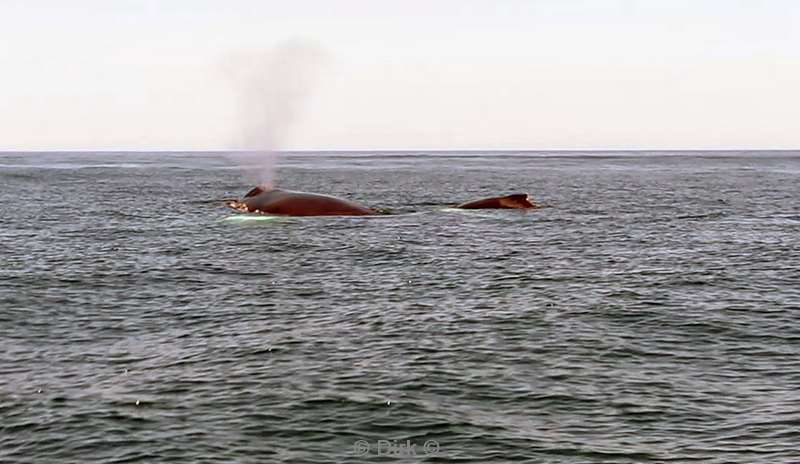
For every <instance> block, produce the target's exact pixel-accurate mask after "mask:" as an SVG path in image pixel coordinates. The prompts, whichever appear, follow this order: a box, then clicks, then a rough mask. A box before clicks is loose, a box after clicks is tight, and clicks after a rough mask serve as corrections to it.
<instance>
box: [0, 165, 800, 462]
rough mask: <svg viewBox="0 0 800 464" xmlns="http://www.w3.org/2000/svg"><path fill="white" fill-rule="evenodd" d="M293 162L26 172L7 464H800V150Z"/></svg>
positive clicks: (10, 235)
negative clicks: (333, 200)
mask: <svg viewBox="0 0 800 464" xmlns="http://www.w3.org/2000/svg"><path fill="white" fill-rule="evenodd" d="M279 164H280V168H279V172H278V182H277V183H278V185H279V186H281V187H284V188H292V189H298V190H306V191H314V192H320V193H329V194H333V195H338V196H342V197H346V198H349V199H353V200H357V201H360V202H363V203H364V204H367V205H369V206H373V207H378V208H385V209H388V210H390V211H392V213H393V214H391V215H383V216H379V217H366V218H365V217H359V218H254V217H252V216H242V215H239V214H237V213H235V212H234V211H232V210H229V209H227V208H225V207H224V206H223V200H224V199H227V198H237V197H241V196H242V195H243V194H244V193H245V192H247V191H248V190H249V189H250V188H251V187H252V185H250V184H249V183H248V182H246V181H244V180H243V178H242V175H241V172H240V171H239V169H238V168H237V167H236V166H234V165H232V163H231V161H230V159H229V158H228V157H227V156H226V155H225V154H224V153H3V154H0V212H1V213H2V214H0V462H3V463H45V462H54V463H65V462H81V463H83V462H103V463H122V462H198V463H234V462H241V463H266V462H292V463H295V462H297V463H300V462H310V463H328V462H378V461H379V462H398V461H402V462H451V461H452V462H476V463H484V462H508V461H519V462H531V463H575V464H578V463H650V462H658V463H666V462H675V463H691V462H698V463H701V462H702V463H770V464H774V463H789V462H800V152H683V153H670V152H625V153H614V152H598V153H589V152H586V153H577V152H573V153H556V152H550V153H545V152H496V153H480V152H469V153H459V152H441V153H436V152H407V153H403V152H384V153H380V152H379V153H366V152H363V153H348V152H337V153H294V154H286V155H285V156H283V158H282V159H281V160H280V163H279ZM519 191H522V192H529V193H530V194H531V196H532V198H534V199H535V200H537V201H539V202H542V203H545V204H547V205H548V206H549V207H548V208H546V209H541V210H536V211H528V212H525V211H458V210H452V209H448V207H449V206H452V205H454V204H456V203H459V202H462V201H466V200H470V199H476V198H480V197H483V196H496V195H500V194H507V193H513V192H519Z"/></svg>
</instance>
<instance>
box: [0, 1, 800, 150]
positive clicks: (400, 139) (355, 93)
mask: <svg viewBox="0 0 800 464" xmlns="http://www.w3.org/2000/svg"><path fill="white" fill-rule="evenodd" d="M287 41H288V43H302V44H304V46H306V47H307V48H313V49H314V50H317V51H318V52H319V53H318V54H317V55H315V56H316V58H314V59H315V60H316V61H315V63H314V66H313V69H314V71H312V72H311V75H310V76H309V75H306V76H299V73H296V72H295V69H296V68H295V67H293V66H289V67H285V66H284V67H281V66H278V65H275V63H281V61H280V60H277V61H276V60H274V59H271V58H269V57H274V56H275V54H276V53H277V52H276V50H281V49H282V48H281V47H284V45H281V44H286V43H287ZM320 57H321V58H320ZM298 59H301V60H305V59H308V58H307V57H301V58H298ZM253 63H261V64H263V65H262V66H260V67H258V66H253ZM0 64H1V65H2V68H0V71H1V72H0V104H1V105H2V112H0V150H58V149H71V150H79V149H97V150H105V149H133V150H146V149H163V150H178V149H183V150H204V149H227V148H237V147H242V146H243V143H246V142H244V137H245V136H243V133H244V132H245V127H247V128H248V129H247V130H250V131H252V130H253V124H254V122H253V121H252V120H250V121H248V120H247V119H248V118H249V115H250V114H252V111H250V112H248V111H245V109H246V108H247V107H250V108H249V109H250V110H252V107H251V106H252V105H255V106H258V107H260V105H262V104H263V105H264V107H265V108H267V111H271V113H270V114H271V116H269V117H268V118H267V119H265V120H263V121H261V122H257V123H256V124H261V123H264V124H274V125H276V127H278V128H277V129H276V128H272V127H271V128H265V131H266V132H269V131H273V132H275V131H278V132H280V135H279V136H275V137H273V138H275V139H276V140H275V141H274V145H275V146H274V147H272V148H283V149H481V148H490V149H636V148H644V149H647V148H650V149H693V148H695V149H725V148H731V149H747V148H787V149H796V148H800V123H798V121H800V1H794V0H771V1H770V0H762V1H758V0H585V1H581V0H526V1H523V0H494V1H491V0H481V1H478V0H471V1H470V0H427V1H421V0H402V1H400V0H385V1H384V0H291V1H288V0H275V1H273V0H216V1H214V0H163V1H156V0H149V1H148V0H70V1H66V0H19V1H18V0H0ZM295 64H296V63H295ZM277 67H281V69H276V68H277ZM253 69H260V71H259V72H263V73H265V74H268V75H266V76H264V79H263V83H264V85H265V86H270V87H271V88H272V89H273V90H272V91H266V92H264V93H263V94H261V93H259V92H255V93H253V94H252V95H249V97H248V98H247V103H246V104H243V100H245V99H244V98H243V95H245V91H246V88H245V87H244V86H243V82H244V81H245V79H246V78H250V79H252V78H253V76H249V77H247V73H248V72H250V73H252V72H254V71H253ZM272 70H274V73H272V74H270V73H271V72H272ZM259 76H260V75H259ZM276 76H277V77H276ZM295 77H298V79H297V80H295V79H294V78H295ZM301 78H302V79H301ZM275 79H278V81H277V82H278V83H277V84H274V83H275V82H276V81H275ZM303 80H308V81H309V82H308V83H307V84H303V88H302V92H300V93H301V94H305V95H306V96H305V98H300V97H298V98H296V99H294V100H293V101H291V102H290V103H291V104H290V105H289V107H286V102H285V101H283V102H280V101H278V102H276V99H277V100H280V99H281V98H284V93H286V92H285V89H286V88H289V89H290V90H291V89H292V87H291V86H292V85H299V84H297V82H300V81H303ZM273 84H274V85H273ZM287 85H288V86H289V87H287ZM295 90H297V89H295ZM276 94H279V95H276ZM301 96H302V95H301ZM285 108H288V110H287V111H289V110H291V113H292V114H290V115H286V117H285V118H283V113H282V112H283V111H284V109H285ZM276 114H277V115H276ZM276 118H277V119H281V120H277V119H276ZM257 129H258V126H256V130H257ZM284 132H285V133H284ZM271 143H272V142H271Z"/></svg>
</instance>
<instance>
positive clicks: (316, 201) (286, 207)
mask: <svg viewBox="0 0 800 464" xmlns="http://www.w3.org/2000/svg"><path fill="white" fill-rule="evenodd" d="M227 205H228V206H229V207H231V208H233V209H235V210H237V211H239V212H242V213H261V214H269V215H280V216H367V215H374V214H377V211H375V210H373V209H371V208H368V207H366V206H364V205H361V204H359V203H356V202H354V201H350V200H345V199H342V198H337V197H334V196H330V195H322V194H319V193H308V192H296V191H293V190H284V189H278V188H272V187H262V186H258V187H255V188H253V189H252V190H250V191H249V192H247V194H246V195H245V196H244V198H243V199H241V200H229V201H228V202H227Z"/></svg>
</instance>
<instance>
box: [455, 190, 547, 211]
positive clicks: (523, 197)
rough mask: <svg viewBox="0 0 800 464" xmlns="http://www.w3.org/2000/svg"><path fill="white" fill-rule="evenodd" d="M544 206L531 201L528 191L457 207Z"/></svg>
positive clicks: (526, 207) (471, 202)
mask: <svg viewBox="0 0 800 464" xmlns="http://www.w3.org/2000/svg"><path fill="white" fill-rule="evenodd" d="M542 207H543V206H542V205H539V204H536V203H533V202H532V201H530V199H529V198H528V194H527V193H512V194H511V195H506V196H503V197H492V198H482V199H480V200H473V201H468V202H466V203H461V204H460V205H458V206H456V208H460V209H533V208H542Z"/></svg>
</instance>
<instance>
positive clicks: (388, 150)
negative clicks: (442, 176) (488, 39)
mask: <svg viewBox="0 0 800 464" xmlns="http://www.w3.org/2000/svg"><path fill="white" fill-rule="evenodd" d="M261 151H268V152H275V153H286V154H291V153H409V152H429V153H576V152H577V153H579V152H592V153H620V152H623V153H624V152H651V153H662V152H669V153H675V152H687V153H697V152H743V151H744V152H747V151H761V152H763V151H777V152H789V151H800V148H555V149H552V148H465V149H459V148H435V149H431V148H357V149H347V148H334V149H322V148H312V149H283V150H244V149H226V148H214V149H162V148H158V149H125V148H114V149H97V148H91V149H72V148H70V149H44V150H42V149H38V150H26V149H0V153H258V152H261Z"/></svg>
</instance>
